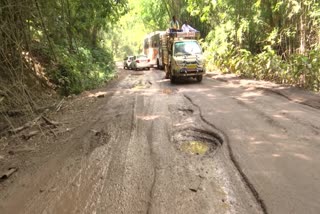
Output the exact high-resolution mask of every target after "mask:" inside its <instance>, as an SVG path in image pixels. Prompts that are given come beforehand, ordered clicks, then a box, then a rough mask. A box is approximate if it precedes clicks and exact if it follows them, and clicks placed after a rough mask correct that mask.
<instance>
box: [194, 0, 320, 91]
mask: <svg viewBox="0 0 320 214" xmlns="http://www.w3.org/2000/svg"><path fill="white" fill-rule="evenodd" d="M188 2H189V7H188V9H189V11H190V12H191V14H198V15H200V16H201V17H202V21H203V22H205V23H207V24H209V25H211V26H212V30H211V32H210V33H209V34H208V36H207V37H206V40H205V43H204V46H205V51H206V55H207V65H208V68H209V69H219V70H221V71H223V72H235V73H238V74H240V75H242V76H246V77H250V78H256V79H265V80H272V81H275V82H278V83H286V84H292V85H298V86H300V87H304V88H307V89H310V90H316V91H319V78H320V73H319V69H320V66H319V62H318V60H317V59H318V58H319V45H320V33H319V32H320V15H319V14H320V4H319V3H318V2H317V1H315V0H306V1H301V0H286V1H281V2H279V1H271V0H264V1H260V0H250V1H235V0H227V1H219V0H217V1H212V2H211V3H209V4H204V2H206V1H201V0H189V1H188ZM206 3H208V2H206ZM208 8H209V9H208ZM212 14H215V15H214V16H213V15H212Z"/></svg>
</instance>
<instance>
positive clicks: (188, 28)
mask: <svg viewBox="0 0 320 214" xmlns="http://www.w3.org/2000/svg"><path fill="white" fill-rule="evenodd" d="M181 30H182V32H198V31H197V30H196V29H194V28H193V27H191V26H190V25H189V24H188V20H185V21H184V24H183V25H182V27H181Z"/></svg>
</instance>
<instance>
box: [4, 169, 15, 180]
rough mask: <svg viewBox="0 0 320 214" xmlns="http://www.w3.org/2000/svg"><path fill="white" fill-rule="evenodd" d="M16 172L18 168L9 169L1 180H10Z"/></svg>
mask: <svg viewBox="0 0 320 214" xmlns="http://www.w3.org/2000/svg"><path fill="white" fill-rule="evenodd" d="M16 171H18V168H15V167H12V168H9V169H8V170H7V171H6V172H5V173H3V174H2V175H1V176H0V179H1V180H5V179H8V178H9V177H10V176H11V175H12V174H13V173H15V172H16Z"/></svg>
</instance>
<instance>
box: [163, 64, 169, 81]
mask: <svg viewBox="0 0 320 214" xmlns="http://www.w3.org/2000/svg"><path fill="white" fill-rule="evenodd" d="M164 72H166V76H165V78H166V79H170V75H169V68H168V65H165V66H164Z"/></svg>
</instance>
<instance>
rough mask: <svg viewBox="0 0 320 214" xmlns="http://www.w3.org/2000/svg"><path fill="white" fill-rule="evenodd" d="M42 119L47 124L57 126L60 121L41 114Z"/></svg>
mask: <svg viewBox="0 0 320 214" xmlns="http://www.w3.org/2000/svg"><path fill="white" fill-rule="evenodd" d="M42 119H43V120H44V121H45V122H46V123H47V124H48V125H53V126H55V127H57V126H58V125H59V124H60V123H59V122H56V121H52V120H49V119H48V118H47V117H45V116H42Z"/></svg>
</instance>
